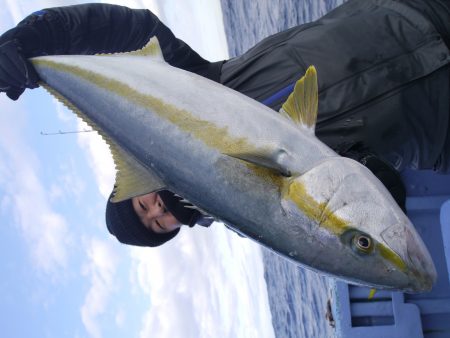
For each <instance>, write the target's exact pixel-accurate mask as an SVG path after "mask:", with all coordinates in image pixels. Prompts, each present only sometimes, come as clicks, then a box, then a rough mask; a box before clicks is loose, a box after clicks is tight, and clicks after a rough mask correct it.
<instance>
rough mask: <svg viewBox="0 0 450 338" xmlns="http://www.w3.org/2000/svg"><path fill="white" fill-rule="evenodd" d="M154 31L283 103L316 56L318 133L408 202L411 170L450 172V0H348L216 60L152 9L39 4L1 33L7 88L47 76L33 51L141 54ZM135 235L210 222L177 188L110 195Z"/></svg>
mask: <svg viewBox="0 0 450 338" xmlns="http://www.w3.org/2000/svg"><path fill="white" fill-rule="evenodd" d="M153 36H156V37H157V38H158V40H159V43H160V45H161V48H162V51H163V56H164V59H165V61H167V62H168V63H169V64H170V65H172V66H174V67H178V68H182V69H184V70H187V71H190V72H194V73H197V74H199V75H201V76H204V77H206V78H209V79H211V80H213V81H216V82H219V83H221V84H223V85H225V86H227V87H230V88H232V89H235V90H237V91H239V92H241V93H243V94H245V95H247V96H249V97H251V98H253V99H256V100H258V101H260V102H263V103H265V104H266V105H268V106H269V107H271V108H273V109H274V110H275V111H278V110H279V109H280V107H281V105H282V104H283V102H284V101H285V100H286V99H287V97H288V95H289V94H290V92H291V91H292V88H293V84H295V82H296V81H297V80H298V78H299V76H300V75H301V74H303V73H304V72H305V71H306V68H307V66H308V65H315V67H316V68H317V69H318V76H319V79H318V80H319V95H320V99H319V115H318V120H317V125H316V130H315V132H316V135H317V137H318V138H319V139H320V140H321V141H322V142H324V143H325V144H327V145H328V146H329V147H331V148H332V149H333V150H335V151H336V152H337V153H339V154H340V155H342V156H346V157H350V158H353V159H355V160H357V161H359V162H360V163H362V164H364V165H365V166H366V167H367V168H369V169H370V170H371V171H372V172H373V173H374V174H375V175H376V176H377V177H378V178H379V179H380V181H381V182H382V183H383V184H384V185H385V186H386V187H387V188H388V190H389V191H390V192H391V194H392V195H393V197H394V198H395V200H396V201H397V203H398V204H399V205H400V206H401V207H402V208H403V209H404V208H405V189H404V187H403V184H402V182H401V179H400V176H399V174H398V172H397V171H401V170H402V169H404V168H415V169H434V170H436V171H438V172H441V173H448V172H449V170H450V137H449V124H450V118H449V104H450V97H449V88H450V72H449V70H450V51H449V46H450V2H449V1H448V0H426V1H425V0H410V1H406V0H367V1H357V0H350V1H348V2H346V3H344V4H343V5H341V6H339V7H337V8H336V9H335V10H333V11H331V12H330V13H328V14H327V15H325V16H324V17H323V18H320V19H319V20H317V21H315V22H311V23H307V24H304V25H301V26H298V27H294V28H291V29H289V30H287V31H284V32H280V33H278V34H275V35H273V36H270V37H268V38H266V39H264V40H263V41H261V42H260V43H259V44H257V45H256V46H255V47H253V48H252V49H250V50H249V51H247V52H246V53H244V54H243V55H241V56H238V57H234V58H231V59H230V60H225V61H219V62H209V61H207V60H205V59H203V58H202V57H201V56H200V55H198V54H197V53H196V52H195V51H193V50H192V49H191V48H190V47H189V46H188V45H187V44H186V43H185V42H183V41H181V40H179V39H177V38H176V37H175V36H174V35H173V33H172V32H171V31H170V29H169V28H168V27H166V26H165V25H164V24H163V23H162V22H161V21H160V20H159V19H158V18H157V17H156V16H155V15H154V14H153V13H151V12H150V11H149V10H142V9H129V8H126V7H121V6H114V5H107V4H85V5H76V6H68V7H59V8H49V9H45V10H42V11H38V12H35V13H33V14H31V15H30V16H28V17H26V18H25V19H24V20H23V21H22V22H20V23H19V24H18V25H17V27H14V28H12V29H11V30H9V31H7V32H5V33H4V34H3V35H2V36H1V37H0V91H1V92H5V93H6V95H7V96H8V97H9V98H10V99H12V100H17V99H18V98H19V97H20V95H21V94H22V93H23V91H24V90H25V89H26V88H36V87H38V81H39V77H38V75H37V73H36V71H35V69H34V68H33V66H32V65H31V63H30V62H29V61H28V60H27V58H30V57H34V56H41V55H58V54H96V53H115V52H125V51H133V50H137V49H140V48H142V47H143V46H144V45H145V44H146V43H147V42H148V41H149V39H150V38H151V37H153ZM106 223H107V226H108V229H109V231H110V233H111V234H113V235H114V236H116V238H117V239H118V240H119V241H120V242H122V243H125V244H131V245H139V246H152V247H153V246H158V245H161V244H163V243H165V242H167V241H168V240H170V239H172V238H173V237H175V236H176V235H177V233H178V232H179V229H180V227H181V226H182V225H187V226H190V227H192V226H194V225H195V224H199V225H202V226H209V225H210V224H211V223H212V219H211V218H210V217H208V216H207V215H205V214H204V213H203V212H202V211H200V210H198V209H196V208H195V207H194V206H192V205H191V204H190V203H189V202H188V201H186V200H184V199H183V198H182V197H180V196H177V195H175V194H173V193H172V192H169V191H167V190H163V191H158V192H152V193H150V194H147V195H142V196H138V197H134V198H132V199H130V200H126V201H122V202H118V203H112V202H110V201H108V203H107V208H106Z"/></svg>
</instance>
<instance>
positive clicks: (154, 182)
mask: <svg viewBox="0 0 450 338" xmlns="http://www.w3.org/2000/svg"><path fill="white" fill-rule="evenodd" d="M106 141H107V143H108V144H109V147H110V149H111V152H112V155H113V158H114V163H115V165H116V170H117V173H116V183H115V185H114V187H115V188H114V196H113V198H111V202H121V201H124V200H127V199H130V198H132V197H136V196H141V195H145V194H148V193H151V192H154V191H159V190H163V189H164V188H165V187H164V183H163V182H162V181H161V179H160V178H159V177H158V176H157V175H156V174H154V173H153V172H151V171H149V170H148V169H147V168H145V167H144V166H142V165H141V164H140V163H139V162H137V161H136V160H135V159H134V158H133V157H132V156H130V155H128V154H127V153H126V152H125V151H124V150H123V149H122V148H120V147H119V146H118V145H116V144H115V143H114V142H112V141H111V140H110V139H108V140H106Z"/></svg>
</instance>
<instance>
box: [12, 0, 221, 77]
mask: <svg viewBox="0 0 450 338" xmlns="http://www.w3.org/2000/svg"><path fill="white" fill-rule="evenodd" d="M18 27H22V28H24V31H26V32H28V33H27V34H28V36H30V35H32V36H33V39H29V38H28V39H27V45H28V46H27V47H26V48H27V49H28V56H37V55H45V54H49V55H55V54H95V53H114V52H126V51H132V50H136V49H139V48H142V47H143V46H144V45H145V44H146V43H147V42H148V41H149V40H150V38H151V37H153V36H156V37H157V38H158V40H159V43H160V46H161V49H162V52H163V55H164V58H165V60H166V61H167V62H168V63H169V64H171V65H172V66H175V67H178V68H182V69H185V70H187V71H191V72H195V73H197V74H199V75H202V76H205V77H208V78H210V79H212V80H215V81H218V80H219V77H220V69H221V66H222V63H223V62H222V61H219V62H215V63H211V62H209V61H207V60H205V59H203V58H202V57H201V56H200V55H199V54H198V53H196V52H195V51H194V50H192V48H191V47H189V45H188V44H186V43H185V42H183V41H182V40H180V39H177V38H176V37H175V36H174V34H173V33H172V31H171V30H170V29H169V28H167V26H165V25H164V24H163V23H162V22H161V21H160V20H159V19H158V17H157V16H156V15H154V14H153V13H152V12H150V11H149V10H147V9H130V8H127V7H123V6H116V5H108V4H84V5H75V6H66V7H56V8H49V9H45V10H42V11H38V12H35V13H33V14H31V15H30V16H28V17H26V18H25V19H24V20H23V21H22V22H20V23H19V24H18ZM19 40H20V38H19Z"/></svg>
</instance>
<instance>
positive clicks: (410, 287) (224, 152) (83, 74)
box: [31, 40, 436, 292]
mask: <svg viewBox="0 0 450 338" xmlns="http://www.w3.org/2000/svg"><path fill="white" fill-rule="evenodd" d="M31 61H32V63H33V64H34V66H35V67H36V70H37V72H38V74H39V76H40V78H41V79H42V81H43V85H44V87H46V88H47V89H48V90H49V91H50V92H51V93H52V94H53V95H55V96H56V97H57V98H59V99H60V100H61V101H62V102H64V103H65V104H66V105H67V106H68V107H69V108H70V109H72V110H73V111H74V112H76V113H77V114H78V115H79V116H80V117H81V118H82V119H84V120H85V121H86V122H88V123H89V124H90V125H91V126H92V127H93V128H95V129H96V130H97V131H98V132H99V133H100V134H101V135H102V136H103V138H104V139H105V140H106V142H107V143H108V144H109V145H110V148H111V151H112V153H113V157H114V161H115V164H116V169H117V175H116V186H117V189H116V194H115V197H114V201H120V200H124V199H128V198H131V197H133V196H138V195H142V194H145V193H149V192H152V191H158V190H161V189H168V190H171V191H173V192H175V193H177V194H179V195H181V196H183V197H184V198H186V199H187V200H189V201H190V202H191V203H192V204H194V205H195V206H197V207H198V208H199V209H200V210H203V211H204V212H206V213H208V214H209V215H212V216H213V217H215V218H216V219H218V220H221V221H223V222H225V223H226V224H228V225H230V226H231V227H232V228H234V229H235V230H236V231H238V232H240V233H242V234H244V235H245V236H247V237H249V238H251V239H253V240H255V241H257V242H258V243H260V244H262V245H264V246H265V247H267V248H269V249H271V250H273V251H275V252H277V253H279V254H280V255H282V256H284V257H286V258H289V259H291V260H293V261H294V262H296V263H298V264H301V265H306V266H307V267H310V268H312V269H314V270H317V271H321V272H324V273H326V274H330V275H332V276H335V277H338V278H342V279H344V280H346V281H349V282H353V283H358V284H362V285H367V286H371V287H376V288H386V289H396V290H403V291H407V292H421V291H426V290H430V289H431V287H432V285H433V283H434V281H435V279H436V271H435V267H434V265H433V262H432V260H431V258H430V255H429V253H428V251H427V249H426V247H425V245H424V244H423V242H422V240H421V239H420V237H419V235H418V234H417V232H416V230H415V229H414V227H413V226H412V224H411V223H410V221H409V220H408V218H407V217H406V216H405V215H404V213H403V212H402V211H401V209H400V208H399V207H398V206H397V204H396V203H395V201H394V200H393V199H392V197H391V196H390V194H389V192H388V191H387V190H386V189H385V187H384V186H383V185H382V184H381V183H380V182H379V181H378V180H377V179H376V178H375V177H374V176H373V175H372V173H371V172H370V171H369V170H367V169H366V168H365V167H364V166H362V165H360V164H359V163H357V162H355V161H353V160H351V159H347V158H343V157H340V156H338V155H337V154H336V153H335V152H334V151H332V150H331V149H330V148H329V147H327V146H326V145H324V144H323V143H322V142H320V141H319V140H318V139H317V138H316V137H315V135H314V125H315V122H316V116H317V105H318V104H317V100H318V94H317V75H316V71H315V69H314V67H310V68H309V69H308V71H307V73H306V75H305V76H304V77H303V78H302V79H301V80H299V81H298V83H297V85H296V87H295V90H294V92H293V93H292V95H291V96H290V97H289V99H288V100H287V101H286V103H285V104H284V105H283V108H282V110H281V114H277V113H275V112H273V111H272V110H271V109H269V108H267V107H266V106H264V105H262V104H260V103H258V102H256V101H254V100H252V99H250V98H248V97H246V96H244V95H242V94H240V93H238V92H236V91H233V90H231V89H229V88H226V87H224V86H222V85H220V84H218V83H215V82H212V81H209V80H208V79H205V78H203V77H200V76H197V75H195V74H192V73H189V72H186V71H183V70H180V69H177V68H174V67H171V66H170V65H168V64H167V63H165V62H164V60H163V58H162V54H161V50H160V48H159V45H158V43H157V41H156V40H153V41H151V42H150V43H149V44H148V45H147V46H146V47H145V48H144V49H142V50H140V51H137V52H131V53H121V54H112V55H95V56H92V55H91V56H86V55H84V56H74V55H70V56H44V57H38V58H33V59H32V60H31Z"/></svg>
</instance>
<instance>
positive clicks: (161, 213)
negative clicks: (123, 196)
mask: <svg viewBox="0 0 450 338" xmlns="http://www.w3.org/2000/svg"><path fill="white" fill-rule="evenodd" d="M131 201H132V204H133V208H134V211H135V212H136V214H137V215H138V217H139V219H140V220H141V222H142V223H143V224H144V225H145V227H146V228H147V229H150V230H152V231H153V232H156V233H158V234H163V233H167V232H171V231H173V230H175V229H178V228H179V227H181V225H182V224H180V222H179V221H178V220H177V219H176V218H175V216H173V215H172V213H171V212H170V211H168V210H167V209H166V207H165V206H164V202H163V201H162V199H161V197H159V195H158V194H157V193H155V192H152V193H150V194H147V195H142V196H138V197H133V198H132V200H131Z"/></svg>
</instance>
